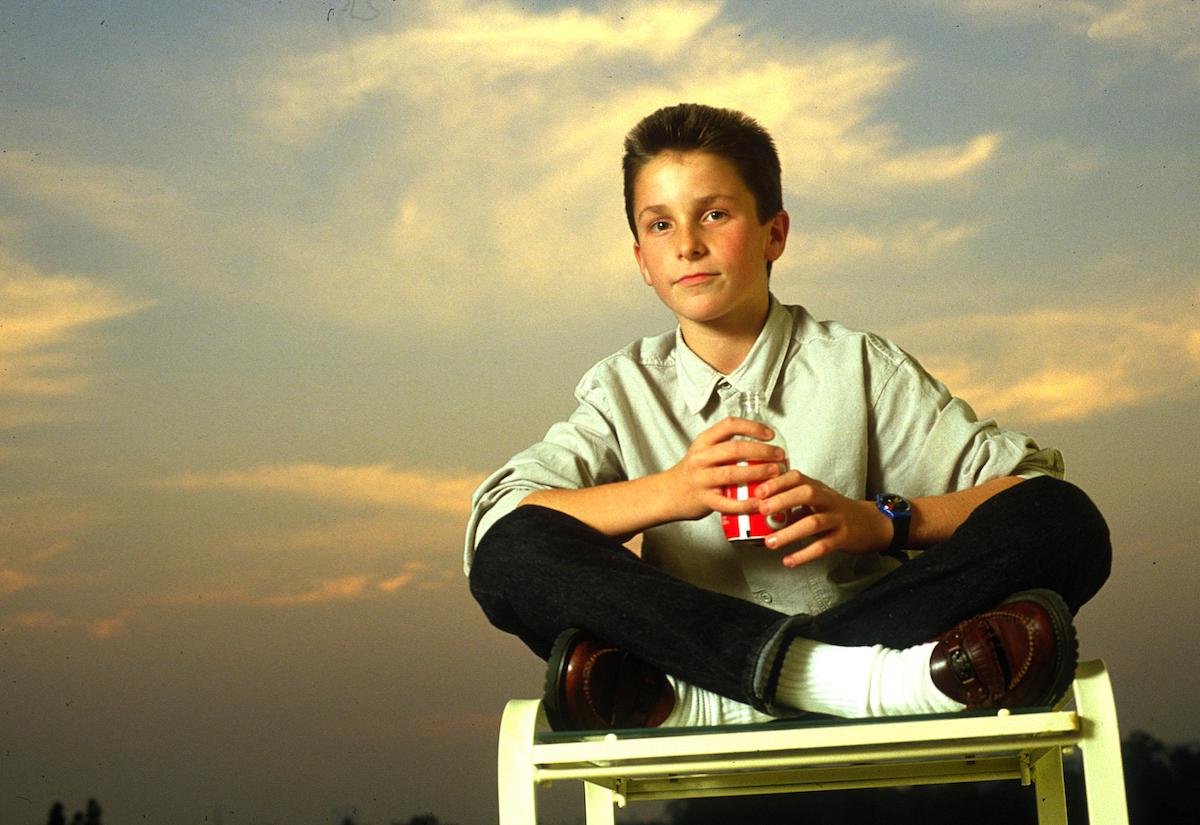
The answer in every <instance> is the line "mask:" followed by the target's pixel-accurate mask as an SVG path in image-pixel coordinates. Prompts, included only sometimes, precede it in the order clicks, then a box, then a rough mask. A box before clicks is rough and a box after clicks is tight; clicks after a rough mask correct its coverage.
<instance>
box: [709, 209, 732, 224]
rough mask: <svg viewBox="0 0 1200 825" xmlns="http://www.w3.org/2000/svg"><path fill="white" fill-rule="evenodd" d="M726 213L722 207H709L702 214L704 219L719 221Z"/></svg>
mask: <svg viewBox="0 0 1200 825" xmlns="http://www.w3.org/2000/svg"><path fill="white" fill-rule="evenodd" d="M727 214H728V213H727V212H726V211H725V210H724V209H710V210H708V212H706V213H705V214H704V219H705V220H709V221H719V220H721V218H724V217H725V216H726V215H727Z"/></svg>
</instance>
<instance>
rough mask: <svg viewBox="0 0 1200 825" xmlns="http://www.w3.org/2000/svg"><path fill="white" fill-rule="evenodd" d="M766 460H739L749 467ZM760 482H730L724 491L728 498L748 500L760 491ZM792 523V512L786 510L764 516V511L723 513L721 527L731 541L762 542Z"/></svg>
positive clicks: (739, 464)
mask: <svg viewBox="0 0 1200 825" xmlns="http://www.w3.org/2000/svg"><path fill="white" fill-rule="evenodd" d="M765 463H766V462H765V461H739V462H738V466H739V467H749V466H751V465H754V464H765ZM758 485H759V482H754V483H751V484H728V485H726V486H725V488H724V490H723V492H724V493H725V497H726V498H732V499H736V500H737V501H748V500H749V499H752V498H754V497H755V494H756V493H757V492H758ZM791 523H792V512H791V511H790V510H784V511H783V512H780V513H771V514H770V515H769V516H764V515H763V514H762V513H759V512H753V513H722V514H721V527H723V528H724V530H725V538H727V539H729V540H730V541H748V542H752V543H755V544H762V542H763V539H765V538H766V537H767V536H769V535H771V534H772V533H774V532H775V531H776V530H782V529H783V528H784V527H787V526H788V525H789V524H791Z"/></svg>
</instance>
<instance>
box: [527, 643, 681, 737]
mask: <svg viewBox="0 0 1200 825" xmlns="http://www.w3.org/2000/svg"><path fill="white" fill-rule="evenodd" d="M546 664H547V666H546V687H545V692H544V695H543V705H544V707H545V708H546V718H547V719H548V720H549V721H550V726H551V727H552V728H554V729H555V730H609V729H614V728H652V727H657V726H658V725H660V724H662V722H663V720H664V719H666V718H667V715H668V714H670V712H671V709H672V708H674V707H675V690H674V689H673V688H672V687H671V683H670V682H668V681H667V678H666V676H664V675H663V673H662V672H661V671H659V670H658V669H656V668H654V667H651V666H650V665H648V664H646V663H645V662H642V661H641V660H639V659H637V658H635V657H634V656H632V655H630V654H629V653H628V652H627V651H624V650H622V649H621V648H619V647H616V646H614V645H610V644H608V643H606V642H602V641H600V640H599V639H597V638H595V637H594V636H592V635H591V634H589V633H588V632H586V631H584V630H578V629H574V628H573V629H571V630H566V631H563V633H561V634H560V635H559V637H558V639H557V640H556V641H555V642H554V647H553V648H552V649H551V651H550V659H549V660H548V662H547V663H546Z"/></svg>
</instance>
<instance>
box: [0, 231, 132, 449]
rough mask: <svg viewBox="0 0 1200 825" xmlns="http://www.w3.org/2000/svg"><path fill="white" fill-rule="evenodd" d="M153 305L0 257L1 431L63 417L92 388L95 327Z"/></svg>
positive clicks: (86, 281)
mask: <svg viewBox="0 0 1200 825" xmlns="http://www.w3.org/2000/svg"><path fill="white" fill-rule="evenodd" d="M148 306H150V303H149V302H147V301H139V300H135V299H133V298H130V297H127V296H125V295H123V294H122V293H121V292H119V291H118V290H116V289H114V288H112V287H109V286H107V285H105V284H103V283H101V282H99V281H96V280H94V279H91V278H83V277H67V276H51V275H44V274H42V273H40V272H38V271H36V270H34V269H33V268H32V267H30V266H28V265H24V264H21V263H19V262H17V261H14V260H12V259H11V258H8V257H5V256H3V255H0V427H12V426H17V425H20V424H25V423H30V422H33V421H40V420H47V419H50V418H54V417H55V416H57V415H61V414H62V413H63V411H62V408H61V407H60V406H58V405H57V402H59V401H60V400H61V399H64V398H69V397H74V396H79V395H83V394H85V393H86V392H87V391H88V390H89V389H90V387H91V386H92V382H93V372H92V369H91V366H92V361H91V357H90V356H91V344H90V341H89V339H88V336H87V333H88V332H89V331H90V330H91V329H92V328H94V327H95V326H97V325H99V324H102V323H104V322H107V321H111V320H114V319H118V318H122V317H124V316H127V315H130V314H132V313H135V312H138V311H140V310H142V309H145V308H146V307H148Z"/></svg>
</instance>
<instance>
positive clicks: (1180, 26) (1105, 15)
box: [937, 0, 1200, 79]
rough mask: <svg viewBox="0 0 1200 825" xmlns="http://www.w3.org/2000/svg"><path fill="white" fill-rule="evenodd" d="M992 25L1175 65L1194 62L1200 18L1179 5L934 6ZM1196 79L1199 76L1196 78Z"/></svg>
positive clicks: (947, 0)
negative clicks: (1058, 32)
mask: <svg viewBox="0 0 1200 825" xmlns="http://www.w3.org/2000/svg"><path fill="white" fill-rule="evenodd" d="M937 4H938V5H943V6H948V7H950V8H957V9H961V10H962V11H965V12H967V13H968V14H971V15H975V16H977V17H982V18H983V19H986V20H988V21H990V22H993V23H1002V24H1012V23H1027V22H1031V21H1038V22H1046V23H1050V24H1052V25H1055V26H1057V27H1059V28H1060V29H1062V30H1064V31H1066V32H1069V33H1070V34H1072V35H1075V36H1077V37H1086V38H1088V39H1089V40H1092V41H1094V42H1097V43H1103V44H1106V45H1109V46H1114V47H1122V48H1137V49H1144V50H1150V51H1158V52H1161V53H1163V54H1166V55H1167V56H1168V57H1170V58H1171V59H1173V60H1175V61H1176V62H1179V63H1189V64H1192V65H1193V66H1195V65H1196V64H1197V62H1198V61H1200V15H1197V14H1196V4H1195V3H1194V2H1181V0H1115V2H1114V0H1107V1H1101V0H1096V1H1095V2H1093V1H1090V0H1089V1H1085V0H1059V2H1049V3H1048V2H1043V0H937ZM1197 79H1200V74H1197Z"/></svg>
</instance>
